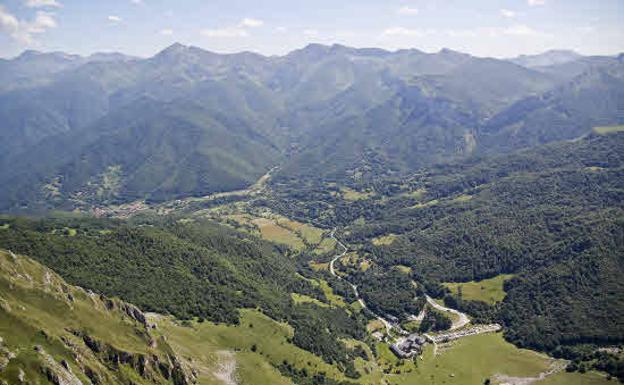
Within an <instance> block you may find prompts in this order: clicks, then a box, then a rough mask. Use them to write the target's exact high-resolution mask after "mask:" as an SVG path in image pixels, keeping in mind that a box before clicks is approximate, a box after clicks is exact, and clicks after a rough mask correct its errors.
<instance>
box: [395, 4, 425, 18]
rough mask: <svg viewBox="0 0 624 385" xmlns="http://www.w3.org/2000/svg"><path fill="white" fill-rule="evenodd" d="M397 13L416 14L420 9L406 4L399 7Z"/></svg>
mask: <svg viewBox="0 0 624 385" xmlns="http://www.w3.org/2000/svg"><path fill="white" fill-rule="evenodd" d="M397 12H398V13H399V14H401V15H411V16H414V15H418V13H419V12H420V10H419V9H418V8H415V7H408V6H404V7H401V8H399V10H398V11H397Z"/></svg>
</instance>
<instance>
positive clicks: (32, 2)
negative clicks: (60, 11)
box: [26, 0, 61, 8]
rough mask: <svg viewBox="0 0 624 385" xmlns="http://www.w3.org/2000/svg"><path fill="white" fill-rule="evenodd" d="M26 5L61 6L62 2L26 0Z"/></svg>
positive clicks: (35, 6)
mask: <svg viewBox="0 0 624 385" xmlns="http://www.w3.org/2000/svg"><path fill="white" fill-rule="evenodd" d="M26 6H27V7H29V8H42V7H57V8H58V7H60V6H61V3H59V2H58V1H56V0H26Z"/></svg>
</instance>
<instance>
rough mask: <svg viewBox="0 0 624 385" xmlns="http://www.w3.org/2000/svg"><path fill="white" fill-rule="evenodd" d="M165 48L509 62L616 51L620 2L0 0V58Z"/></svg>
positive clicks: (621, 30) (622, 44) (620, 45)
mask: <svg viewBox="0 0 624 385" xmlns="http://www.w3.org/2000/svg"><path fill="white" fill-rule="evenodd" d="M174 42H180V43H182V44H185V45H193V46H197V47H201V48H204V49H207V50H211V51H215V52H224V53H229V52H239V51H253V52H258V53H261V54H265V55H281V54H284V53H287V52H289V51H291V50H293V49H297V48H301V47H303V46H305V45H307V44H309V43H322V44H334V43H337V44H344V45H348V46H353V47H379V48H385V49H389V50H396V49H402V48H418V49H421V50H423V51H426V52H437V51H438V50H440V49H442V48H450V49H453V50H458V51H462V52H467V53H471V54H473V55H476V56H491V57H513V56H516V55H519V54H535V53H539V52H543V51H545V50H548V49H572V50H576V51H577V52H580V53H582V54H587V55H613V54H617V53H620V52H624V0H463V1H459V0H226V1H224V0H204V1H201V0H175V1H174V0H90V1H86V0H0V57H3V58H9V57H14V56H16V55H18V54H20V53H21V52H22V51H24V50H25V49H35V50H40V51H63V52H67V53H74V54H81V55H88V54H91V53H94V52H111V51H117V52H122V53H125V54H130V55H136V56H141V57H148V56H152V55H154V54H156V53H157V52H159V51H160V50H162V49H164V48H166V47H167V46H169V45H171V44H172V43H174Z"/></svg>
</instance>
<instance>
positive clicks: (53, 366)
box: [36, 347, 83, 385]
mask: <svg viewBox="0 0 624 385" xmlns="http://www.w3.org/2000/svg"><path fill="white" fill-rule="evenodd" d="M36 350H37V352H38V353H39V355H40V356H41V358H42V360H41V361H42V365H41V371H42V372H43V374H44V375H45V376H46V377H47V378H48V381H50V382H51V383H52V384H54V385H83V384H82V381H80V379H79V378H78V377H76V376H75V375H74V374H73V373H72V372H71V369H70V368H69V365H66V366H63V365H62V364H60V363H58V362H56V361H55V360H54V358H53V357H52V356H51V355H49V354H48V353H46V352H45V351H44V350H43V349H42V348H40V347H38V348H37V349H36Z"/></svg>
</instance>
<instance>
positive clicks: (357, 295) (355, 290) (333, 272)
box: [329, 228, 392, 334]
mask: <svg viewBox="0 0 624 385" xmlns="http://www.w3.org/2000/svg"><path fill="white" fill-rule="evenodd" d="M335 233H336V229H335V228H334V229H333V230H332V231H331V233H330V234H329V236H330V237H331V238H332V239H333V240H334V241H336V243H337V244H338V245H339V246H340V247H342V253H340V254H337V255H336V256H335V257H334V258H333V259H332V260H331V261H330V262H329V272H330V273H331V275H333V276H334V277H336V278H338V279H342V277H341V276H339V275H338V274H336V269H335V268H334V264H335V263H336V261H337V260H339V259H340V258H342V257H344V256H345V255H346V254H347V252H348V251H349V248H348V247H347V246H345V245H344V243H342V242H340V241H339V240H338V238H336V234H335ZM344 281H345V282H347V283H348V284H349V285H350V286H351V288H352V289H353V293H354V294H355V298H357V300H358V302H359V303H360V305H362V308H364V309H368V311H370V312H371V313H372V314H373V315H374V316H375V318H377V319H378V320H379V321H381V323H382V324H383V325H384V327H385V328H386V333H387V334H390V331H391V330H392V324H390V322H388V320H386V319H385V318H383V317H382V316H380V315H378V314H375V312H373V311H372V310H371V309H370V308H368V306H366V302H364V300H363V299H362V297H360V293H359V292H358V288H357V285H354V284H352V283H351V282H349V281H347V280H346V279H345V280H344Z"/></svg>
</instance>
